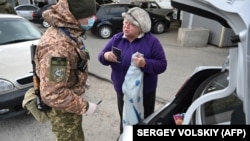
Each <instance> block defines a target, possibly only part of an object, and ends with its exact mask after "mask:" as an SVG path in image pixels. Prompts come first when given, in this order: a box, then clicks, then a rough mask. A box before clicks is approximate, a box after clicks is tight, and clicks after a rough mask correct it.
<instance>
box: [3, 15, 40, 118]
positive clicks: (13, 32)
mask: <svg viewBox="0 0 250 141" xmlns="http://www.w3.org/2000/svg"><path fill="white" fill-rule="evenodd" d="M41 36H42V31H40V29H38V28H37V27H36V26H35V25H34V24H33V23H31V22H30V21H28V20H27V19H25V18H23V17H21V16H18V15H11V14H0V58H1V59H0V76H1V77H0V119H7V118H10V117H14V116H18V115H20V114H23V113H25V110H24V109H23V108H22V100H23V98H24V94H25V92H26V91H27V90H28V89H29V88H30V87H32V86H33V79H32V76H33V73H32V64H31V55H30V46H31V45H32V44H37V42H38V40H39V39H40V38H41Z"/></svg>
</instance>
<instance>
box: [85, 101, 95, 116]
mask: <svg viewBox="0 0 250 141" xmlns="http://www.w3.org/2000/svg"><path fill="white" fill-rule="evenodd" d="M96 108H97V105H96V104H95V103H92V102H89V108H88V110H87V111H86V115H92V114H93V113H94V112H95V111H96Z"/></svg>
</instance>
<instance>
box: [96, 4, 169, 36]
mask: <svg viewBox="0 0 250 141" xmlns="http://www.w3.org/2000/svg"><path fill="white" fill-rule="evenodd" d="M133 7H137V6H136V5H133V4H121V3H119V4H118V3H111V4H101V5H97V6H96V8H97V10H96V18H97V19H96V21H95V23H94V26H93V27H92V28H91V31H92V33H93V34H95V35H96V36H98V37H100V38H103V39H107V38H110V37H112V35H114V34H115V33H117V32H119V31H122V26H123V17H122V13H123V12H127V11H128V10H129V9H130V8H133ZM147 12H148V13H149V15H150V18H151V22H152V28H151V32H153V33H155V34H160V33H164V32H166V31H167V29H168V28H169V27H170V21H168V20H167V19H166V18H165V17H164V16H162V15H158V14H154V13H151V12H149V11H147Z"/></svg>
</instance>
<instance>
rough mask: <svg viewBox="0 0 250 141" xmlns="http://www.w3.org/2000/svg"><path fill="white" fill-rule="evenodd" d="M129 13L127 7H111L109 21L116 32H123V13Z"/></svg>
mask: <svg viewBox="0 0 250 141" xmlns="http://www.w3.org/2000/svg"><path fill="white" fill-rule="evenodd" d="M126 11H127V7H125V6H111V7H110V9H109V14H108V19H110V20H109V21H110V22H111V23H112V27H113V29H114V30H115V31H121V30H122V26H123V17H122V13H123V12H126Z"/></svg>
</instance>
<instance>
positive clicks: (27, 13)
mask: <svg viewBox="0 0 250 141" xmlns="http://www.w3.org/2000/svg"><path fill="white" fill-rule="evenodd" d="M37 9H39V7H37V6H35V5H31V4H22V5H18V6H16V7H15V10H16V13H17V15H19V16H22V17H24V18H26V19H28V20H30V21H31V20H32V19H33V16H32V13H33V11H36V10H37Z"/></svg>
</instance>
